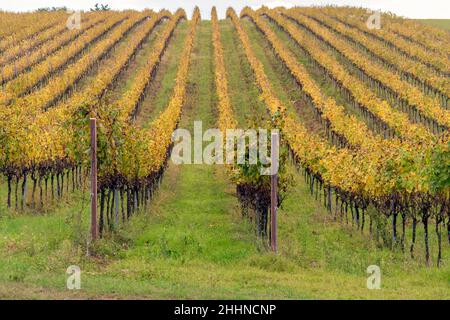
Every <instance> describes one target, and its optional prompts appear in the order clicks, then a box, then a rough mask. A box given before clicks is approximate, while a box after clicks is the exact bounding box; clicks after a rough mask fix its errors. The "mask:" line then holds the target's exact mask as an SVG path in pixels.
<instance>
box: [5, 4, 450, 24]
mask: <svg viewBox="0 0 450 320" xmlns="http://www.w3.org/2000/svg"><path fill="white" fill-rule="evenodd" d="M96 2H100V3H103V4H109V5H110V7H111V8H113V9H117V10H121V9H137V10H142V9H145V8H152V9H157V10H159V9H162V8H166V9H169V10H171V11H174V10H176V9H177V8H178V7H182V8H184V9H185V10H186V12H187V13H188V14H190V13H191V12H192V9H193V8H194V6H195V5H198V6H199V7H200V10H201V13H202V17H203V18H206V19H209V16H210V11H211V7H212V6H213V5H215V6H216V7H217V10H218V13H219V17H221V18H223V17H224V16H225V10H226V9H227V7H229V6H232V7H233V8H234V9H235V10H236V11H237V12H238V13H239V11H240V10H241V8H242V7H244V6H246V5H248V6H251V7H259V6H260V5H262V4H265V5H268V6H269V7H270V6H278V5H282V6H286V7H289V6H294V5H300V6H309V5H326V4H334V5H351V6H357V7H365V8H370V9H374V10H379V9H381V10H382V11H390V12H393V13H395V14H397V15H401V16H405V17H408V18H435V19H450V0H426V1H425V0H244V1H239V0H216V1H207V0H164V1H154V0H127V1H123V0H72V1H68V0H0V9H2V10H8V11H30V10H34V9H37V8H40V7H52V6H57V7H60V6H66V7H68V8H71V9H75V10H88V9H89V8H92V7H94V5H95V3H96Z"/></svg>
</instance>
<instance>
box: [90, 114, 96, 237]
mask: <svg viewBox="0 0 450 320" xmlns="http://www.w3.org/2000/svg"><path fill="white" fill-rule="evenodd" d="M90 127H91V237H92V240H93V241H94V240H96V239H97V119H95V118H91V119H90Z"/></svg>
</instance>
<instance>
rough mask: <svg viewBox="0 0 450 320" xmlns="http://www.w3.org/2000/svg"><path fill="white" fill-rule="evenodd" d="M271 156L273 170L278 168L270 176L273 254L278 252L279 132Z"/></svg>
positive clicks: (273, 136) (276, 134)
mask: <svg viewBox="0 0 450 320" xmlns="http://www.w3.org/2000/svg"><path fill="white" fill-rule="evenodd" d="M271 138H272V139H271V150H270V156H271V157H272V162H271V164H272V168H274V167H275V168H277V170H274V172H271V175H270V187H271V188H270V244H271V248H272V251H273V252H275V253H276V252H277V250H278V238H277V227H278V226H277V207H278V188H277V187H278V148H279V146H278V141H279V140H278V132H276V133H275V132H272V137H271Z"/></svg>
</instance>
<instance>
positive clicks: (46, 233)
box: [0, 22, 450, 299]
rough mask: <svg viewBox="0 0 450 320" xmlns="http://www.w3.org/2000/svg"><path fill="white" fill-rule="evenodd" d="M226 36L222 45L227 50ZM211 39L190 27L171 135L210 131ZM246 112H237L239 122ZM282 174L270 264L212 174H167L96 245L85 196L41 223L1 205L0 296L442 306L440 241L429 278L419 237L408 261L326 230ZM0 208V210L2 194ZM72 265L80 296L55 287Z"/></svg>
mask: <svg viewBox="0 0 450 320" xmlns="http://www.w3.org/2000/svg"><path fill="white" fill-rule="evenodd" d="M226 28H228V26H226V25H222V30H225V29H226ZM231 31H232V29H230V30H228V31H226V32H229V34H228V35H225V36H224V37H225V38H227V39H228V40H227V39H224V41H231V40H230V39H232V37H233V36H234V35H233V34H231V33H232V32H231ZM224 33H225V32H224ZM210 39H211V30H210V22H201V24H200V27H199V29H198V35H197V38H196V42H195V48H194V51H193V57H192V59H193V60H192V64H191V70H190V73H189V77H190V78H189V83H188V101H187V103H186V106H185V108H184V112H183V116H182V119H181V122H180V127H182V128H188V129H190V130H192V125H193V121H194V120H202V121H203V127H204V128H206V127H214V126H215V122H216V118H215V115H216V110H215V107H214V102H215V101H216V97H215V93H214V78H213V73H212V71H213V59H212V47H211V40H210ZM252 41H253V40H252ZM240 68H241V66H236V67H235V68H232V69H231V70H230V71H229V73H230V76H231V77H234V79H235V80H232V81H230V82H231V84H230V88H231V90H232V92H230V95H235V96H239V94H241V95H245V94H247V93H246V92H243V91H242V87H239V86H237V85H236V84H233V83H237V84H239V83H240V82H239V81H238V80H236V74H239V72H241V71H240ZM244 82H246V81H244ZM279 85H280V88H281V89H282V88H283V85H282V82H279ZM252 99H253V98H252ZM234 101H237V102H239V101H246V100H245V99H244V98H242V97H241V98H239V99H237V98H236V100H234ZM254 103H257V102H256V101H255V102H254ZM251 106H252V101H251V100H249V101H247V104H245V105H244V106H243V107H242V108H243V110H242V112H243V113H245V111H247V112H248V111H249V110H248V108H249V107H251ZM234 107H235V108H238V107H239V106H234ZM289 168H290V170H292V171H293V175H294V177H295V188H293V189H292V190H291V192H290V193H289V195H288V197H287V198H286V199H285V202H284V203H283V208H282V209H280V211H279V245H280V248H279V254H278V255H274V254H272V253H271V252H268V251H267V250H266V249H265V247H264V246H263V245H262V244H261V243H260V241H259V240H258V239H257V238H256V236H255V233H254V228H253V226H252V224H251V223H249V222H248V221H246V220H244V219H242V218H241V216H240V210H239V205H238V201H237V199H236V196H235V191H234V186H233V185H232V184H231V183H230V182H229V181H228V179H227V177H226V175H225V171H224V170H223V168H222V167H220V166H208V165H181V166H176V165H173V164H170V165H169V167H168V169H167V171H166V174H165V176H164V179H163V182H162V184H161V187H160V189H159V190H158V192H157V193H156V194H155V196H154V199H153V201H152V203H151V205H150V207H149V208H147V210H145V211H143V212H141V213H139V214H136V215H134V216H133V217H132V218H131V219H130V221H129V222H127V223H126V224H124V225H122V226H121V228H120V229H119V230H118V232H117V233H115V234H110V235H108V236H106V237H105V238H104V239H102V240H100V241H98V242H97V243H96V244H95V245H92V244H91V245H87V244H86V239H87V230H88V221H89V220H88V217H89V209H88V207H87V206H86V205H87V199H88V195H87V194H85V198H84V201H83V200H82V199H83V198H82V196H83V194H81V193H75V194H73V195H71V196H70V197H68V198H66V199H64V200H63V201H61V202H60V203H55V204H53V205H52V207H51V208H50V210H49V212H47V213H36V212H32V211H31V212H26V213H14V212H9V211H7V210H6V208H5V207H4V203H3V201H2V202H0V210H1V213H0V297H2V298H59V299H62V298H151V299H164V298H168V299H171V298H189V299H196V298H205V299H208V298H209V299H223V298H228V299H268V298H274V299H281V298H284V299H326V298H340V299H355V298H362V299H374V298H377V299H412V298H420V299H431V298H435V299H450V290H449V289H450V282H449V279H450V267H449V266H450V261H449V257H450V247H449V246H448V244H447V243H446V242H444V244H443V247H444V253H443V254H444V257H445V260H444V264H443V266H442V267H441V268H440V269H437V268H436V267H434V266H432V267H428V268H427V267H425V265H424V261H423V246H422V245H421V241H420V240H421V239H422V236H423V235H422V234H419V235H418V246H417V251H416V253H417V256H418V257H417V259H415V260H411V259H410V258H409V257H408V254H407V253H402V252H401V250H399V249H395V250H390V249H388V248H385V247H382V246H379V245H378V243H377V242H376V241H375V240H374V239H372V238H371V237H370V235H369V234H368V232H365V233H364V234H361V233H360V232H358V231H356V230H355V229H354V228H352V227H351V226H350V225H346V224H345V222H343V223H341V222H339V221H335V220H334V219H333V216H332V215H330V214H329V213H327V212H326V210H324V208H323V206H322V204H321V201H320V200H315V199H314V197H313V196H311V195H310V194H309V191H308V186H307V185H306V184H305V183H304V181H303V178H302V176H301V175H300V174H299V173H295V172H294V168H293V167H291V166H290V167H289ZM0 197H1V199H6V195H5V186H4V183H3V184H2V185H0ZM419 228H420V227H419ZM431 236H432V238H431V241H432V248H433V247H434V248H435V246H436V245H435V238H434V237H433V232H431ZM87 248H88V249H87ZM87 253H89V254H87ZM432 254H433V255H432V258H433V259H434V258H435V251H433V253H432ZM433 261H434V260H433ZM72 264H75V265H79V266H80V267H81V270H82V275H81V277H82V278H81V285H82V289H81V290H79V291H75V292H74V291H69V290H67V289H66V288H65V285H66V276H67V275H66V273H65V271H66V268H67V267H68V266H69V265H72ZM372 264H376V265H379V266H380V267H381V272H382V280H381V285H382V289H381V290H368V289H367V288H366V279H367V276H368V275H367V274H366V268H367V267H368V266H369V265H372Z"/></svg>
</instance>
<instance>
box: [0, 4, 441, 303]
mask: <svg viewBox="0 0 450 320" xmlns="http://www.w3.org/2000/svg"><path fill="white" fill-rule="evenodd" d="M349 13H351V14H350V15H349ZM239 14H240V15H239ZM2 15H3V16H2ZM33 15H35V16H34V18H33V17H28V16H27V15H25V14H24V15H23V16H22V17H21V18H20V19H16V17H10V16H9V14H8V13H5V12H2V13H0V16H2V18H3V19H2V20H0V21H3V22H0V26H2V25H3V24H4V25H5V26H6V24H8V23H9V24H10V27H8V28H6V27H5V28H3V29H2V28H0V67H1V69H2V74H1V89H0V104H1V105H2V108H1V109H0V173H1V175H0V298H2V299H5V298H15V299H17V298H18V299H30V298H32V299H35V298H37V299H42V298H57V299H64V298H94V299H125V298H144V299H450V290H449V289H450V282H449V279H450V238H448V236H447V230H449V232H450V229H448V228H450V205H449V204H450V180H449V177H450V162H449V161H450V157H449V147H450V140H449V137H450V135H449V128H450V116H449V110H448V99H449V98H448V97H449V96H450V82H449V75H450V70H449V68H450V63H449V56H450V55H449V53H450V52H448V49H449V48H450V46H449V44H450V39H449V38H448V36H447V35H448V34H447V33H446V31H443V30H441V29H436V28H434V27H430V26H422V25H421V24H419V23H417V22H415V21H409V20H408V21H406V20H405V21H404V20H401V19H399V18H392V17H387V16H386V17H384V16H383V19H386V20H383V21H385V22H384V23H386V24H385V25H383V27H382V28H381V30H372V29H368V28H367V27H366V24H365V21H366V20H367V18H368V15H367V13H366V12H365V11H361V10H360V9H357V8H354V9H353V8H336V7H324V8H297V9H289V10H287V9H283V8H278V9H272V10H269V9H267V8H262V9H260V10H257V11H254V10H251V9H249V8H246V9H244V10H243V11H242V12H241V13H238V12H235V11H234V10H233V9H231V8H230V9H229V10H228V12H227V17H226V19H221V20H219V19H218V18H217V16H216V15H215V11H213V14H212V20H211V21H205V20H202V19H201V17H200V14H199V12H198V11H197V10H196V11H195V12H194V14H193V16H192V17H186V14H185V12H184V10H182V9H180V10H178V11H177V12H176V13H170V12H168V11H161V12H153V11H151V10H148V11H144V12H136V11H125V12H113V11H108V12H92V13H83V14H82V20H81V21H82V23H81V29H73V30H67V29H66V27H65V22H66V21H65V20H66V16H65V15H63V14H61V13H58V12H56V13H55V12H52V13H49V12H46V13H42V12H41V13H34V14H33ZM42 15H44V17H43V16H42ZM43 18H45V19H43ZM8 19H9V20H8ZM29 19H32V21H34V24H31V27H28V28H24V27H23V24H24V23H25V21H26V22H27V23H29ZM421 22H422V21H421ZM427 23H428V22H427ZM430 25H435V24H431V23H430ZM430 32H431V34H430ZM91 117H95V118H96V119H97V124H98V153H97V156H98V183H99V184H98V219H97V223H98V234H99V239H97V240H95V241H92V240H91V230H90V227H91V225H90V223H91V220H90V219H91V208H90V200H91V199H90V197H91V194H90V186H91V185H90V178H91V177H90V165H91V163H90V149H89V148H90V144H89V143H90V141H89V138H90V135H89V118H91ZM194 121H202V126H203V130H204V131H205V130H206V129H209V128H218V129H220V130H222V131H225V130H226V129H231V128H242V129H249V128H255V129H256V128H265V129H269V130H270V129H278V130H279V131H280V132H281V137H282V140H281V148H280V150H281V151H280V153H281V158H280V170H279V173H278V175H279V184H278V186H279V188H280V194H279V198H278V199H279V200H282V202H281V206H280V208H279V209H278V252H277V253H274V252H272V250H271V247H270V242H269V240H270V232H271V227H270V218H271V216H270V210H269V211H268V208H267V207H268V206H267V203H266V202H264V200H263V199H266V198H267V195H269V199H270V189H268V186H269V187H270V176H264V175H261V174H259V173H257V174H255V173H254V172H259V171H257V170H256V169H255V168H257V169H259V168H260V167H259V165H260V164H257V165H253V164H249V163H248V162H249V160H248V159H247V158H246V161H247V162H246V163H245V165H240V164H234V163H233V164H230V165H222V164H213V165H211V164H208V163H205V162H203V163H199V164H176V163H174V161H173V160H172V159H171V158H170V154H171V152H174V151H173V150H176V149H175V148H174V142H173V141H172V133H173V132H174V130H175V129H177V128H181V129H186V130H187V132H189V133H191V136H192V137H194V131H195V129H194ZM201 143H202V144H203V146H204V147H205V146H206V145H207V143H206V142H205V141H203V142H201ZM269 149H270V148H269ZM233 150H234V149H233ZM193 156H194V155H193ZM192 158H193V157H192ZM253 169H254V170H253ZM252 170H253V171H252ZM249 172H250V173H249ZM265 197H266V198H265ZM261 203H264V204H263V205H261ZM265 219H267V220H265ZM71 265H76V266H79V267H80V269H81V290H67V289H66V279H67V274H66V269H67V268H68V267H69V266H71ZM372 265H376V266H378V267H379V268H380V269H381V275H382V276H381V289H380V290H371V289H368V288H367V279H368V277H369V276H370V274H368V273H367V272H368V271H367V268H368V267H369V266H372Z"/></svg>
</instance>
